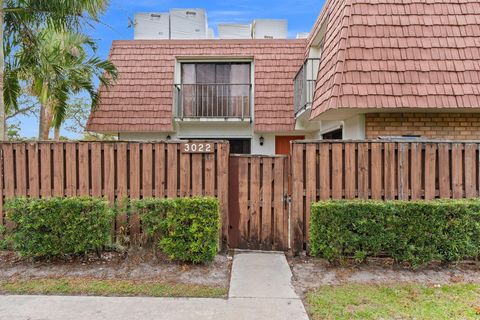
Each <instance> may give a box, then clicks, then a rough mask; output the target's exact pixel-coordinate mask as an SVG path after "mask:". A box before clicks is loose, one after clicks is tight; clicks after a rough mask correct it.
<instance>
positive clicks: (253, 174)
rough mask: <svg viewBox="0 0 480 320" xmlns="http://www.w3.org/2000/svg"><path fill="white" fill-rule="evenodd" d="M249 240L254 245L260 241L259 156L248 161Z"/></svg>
mask: <svg viewBox="0 0 480 320" xmlns="http://www.w3.org/2000/svg"><path fill="white" fill-rule="evenodd" d="M250 202H251V204H250V240H251V242H252V243H253V244H254V245H257V244H258V243H260V229H261V224H260V158H259V157H253V158H251V162H250Z"/></svg>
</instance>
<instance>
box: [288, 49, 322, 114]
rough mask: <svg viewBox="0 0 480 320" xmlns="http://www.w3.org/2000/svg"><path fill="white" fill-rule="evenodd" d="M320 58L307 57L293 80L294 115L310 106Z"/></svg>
mask: <svg viewBox="0 0 480 320" xmlns="http://www.w3.org/2000/svg"><path fill="white" fill-rule="evenodd" d="M319 64H320V59H316V58H315V59H307V60H306V61H305V63H304V64H303V66H302V67H301V68H300V70H299V71H298V73H297V76H296V77H295V80H294V90H295V92H294V104H295V109H294V110H295V115H297V114H298V113H300V112H301V111H302V110H305V109H307V108H309V107H311V106H312V102H313V96H314V94H315V84H316V82H317V72H318V67H319Z"/></svg>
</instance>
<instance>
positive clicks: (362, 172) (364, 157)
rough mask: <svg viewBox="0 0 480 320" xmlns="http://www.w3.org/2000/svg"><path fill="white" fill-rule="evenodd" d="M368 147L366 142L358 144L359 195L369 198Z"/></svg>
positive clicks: (361, 197)
mask: <svg viewBox="0 0 480 320" xmlns="http://www.w3.org/2000/svg"><path fill="white" fill-rule="evenodd" d="M368 148H369V145H368V144H366V143H359V144H358V197H359V198H360V199H368V174H369V166H368Z"/></svg>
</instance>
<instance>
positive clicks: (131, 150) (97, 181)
mask: <svg viewBox="0 0 480 320" xmlns="http://www.w3.org/2000/svg"><path fill="white" fill-rule="evenodd" d="M209 142H210V143H211V141H209ZM213 145H214V149H215V150H214V152H213V153H203V154H200V153H198V154H190V153H183V152H181V151H180V146H181V144H180V143H176V142H172V143H169V142H163V143H138V142H60V143H58V142H57V143H52V142H39V143H3V144H1V145H0V149H1V158H0V170H1V173H2V177H3V179H0V199H1V200H0V222H1V223H2V224H3V223H5V217H4V213H3V210H2V209H3V199H4V198H11V197H14V196H29V197H50V196H58V197H63V196H96V197H102V196H103V197H105V198H107V199H108V200H109V201H111V202H112V203H113V202H114V201H116V200H120V201H121V200H123V199H124V198H126V197H129V198H132V199H135V198H142V197H159V198H164V197H169V198H175V197H178V196H196V195H205V196H212V197H217V198H218V199H219V201H220V210H221V217H222V241H223V243H224V245H225V244H226V241H227V235H228V229H227V226H228V214H227V209H228V155H229V151H228V150H229V146H228V143H223V142H214V143H213ZM115 228H116V230H117V232H122V234H124V233H126V234H128V235H130V236H133V237H136V236H138V235H139V234H140V233H141V227H140V222H139V219H138V215H136V214H133V215H131V216H127V214H122V215H120V216H118V217H117V220H116V222H115Z"/></svg>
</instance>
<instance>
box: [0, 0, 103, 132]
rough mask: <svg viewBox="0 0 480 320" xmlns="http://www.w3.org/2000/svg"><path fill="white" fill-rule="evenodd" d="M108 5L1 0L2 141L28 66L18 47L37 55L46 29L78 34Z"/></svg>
mask: <svg viewBox="0 0 480 320" xmlns="http://www.w3.org/2000/svg"><path fill="white" fill-rule="evenodd" d="M107 5H108V0H0V38H2V39H3V50H0V94H1V95H2V96H0V141H1V140H5V133H6V132H5V131H6V130H5V117H6V114H7V112H8V111H9V109H12V108H13V109H16V108H18V104H17V98H18V95H19V94H20V91H21V86H20V81H19V76H18V75H19V72H20V70H21V69H22V68H24V67H25V65H22V64H21V63H20V62H19V61H18V59H17V57H16V51H17V50H18V48H19V47H21V48H22V49H23V50H24V51H29V52H31V53H32V52H35V49H36V47H37V37H36V36H37V32H38V31H39V30H42V29H46V28H48V29H54V30H56V31H58V32H62V31H72V32H73V33H74V34H75V33H79V32H81V31H82V29H83V27H84V26H86V25H92V24H93V23H95V22H98V21H99V17H100V15H101V14H102V13H103V12H105V10H106V8H107Z"/></svg>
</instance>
